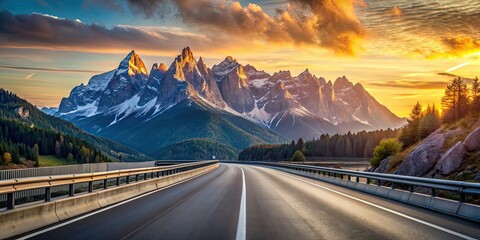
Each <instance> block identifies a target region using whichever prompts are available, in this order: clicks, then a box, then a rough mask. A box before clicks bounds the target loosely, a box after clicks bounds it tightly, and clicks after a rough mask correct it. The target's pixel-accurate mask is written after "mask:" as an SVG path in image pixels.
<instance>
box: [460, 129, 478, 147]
mask: <svg viewBox="0 0 480 240" xmlns="http://www.w3.org/2000/svg"><path fill="white" fill-rule="evenodd" d="M463 144H464V145H465V149H466V150H467V151H469V152H473V151H477V150H480V127H479V128H477V129H475V130H473V132H471V133H470V134H468V136H467V137H466V138H465V141H463Z"/></svg>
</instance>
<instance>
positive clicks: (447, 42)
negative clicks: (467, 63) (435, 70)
mask: <svg viewBox="0 0 480 240" xmlns="http://www.w3.org/2000/svg"><path fill="white" fill-rule="evenodd" d="M442 44H443V46H444V51H435V52H433V53H431V54H430V55H429V56H428V57H429V58H450V57H468V56H472V55H480V39H477V40H475V39H473V38H471V37H465V36H461V37H453V38H444V39H443V40H442Z"/></svg>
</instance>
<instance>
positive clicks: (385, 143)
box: [370, 138, 402, 167]
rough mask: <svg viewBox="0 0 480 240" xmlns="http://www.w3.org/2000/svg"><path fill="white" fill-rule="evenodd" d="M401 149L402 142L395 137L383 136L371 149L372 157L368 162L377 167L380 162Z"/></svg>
mask: <svg viewBox="0 0 480 240" xmlns="http://www.w3.org/2000/svg"><path fill="white" fill-rule="evenodd" d="M401 150H402V144H401V143H400V142H399V141H398V140H397V139H396V138H385V139H382V141H380V143H379V144H378V145H377V146H376V147H375V149H374V150H373V158H372V160H371V161H370V164H372V166H374V167H378V165H380V162H381V161H382V160H383V159H385V158H387V157H389V156H392V155H395V154H396V153H398V152H400V151H401Z"/></svg>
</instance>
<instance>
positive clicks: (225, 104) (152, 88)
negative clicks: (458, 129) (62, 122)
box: [45, 47, 405, 159]
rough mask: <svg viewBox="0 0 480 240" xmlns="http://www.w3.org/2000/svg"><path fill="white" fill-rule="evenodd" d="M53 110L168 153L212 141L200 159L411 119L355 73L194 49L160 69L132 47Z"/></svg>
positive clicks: (148, 150)
mask: <svg viewBox="0 0 480 240" xmlns="http://www.w3.org/2000/svg"><path fill="white" fill-rule="evenodd" d="M45 110H46V112H48V113H50V114H53V115H55V116H58V117H61V118H64V119H67V120H68V121H71V122H72V123H74V124H75V125H77V126H79V127H80V128H82V129H84V130H85V131H87V132H89V133H92V134H94V135H97V136H101V137H106V138H109V139H112V140H115V141H118V142H120V143H122V144H124V145H127V146H129V147H132V148H134V149H136V150H138V151H141V152H143V153H145V154H147V155H149V156H151V157H154V158H160V159H161V158H187V157H188V156H181V157H179V156H178V151H179V150H181V149H188V146H190V147H191V146H192V145H195V144H199V143H202V145H205V146H207V145H208V146H209V147H208V148H202V149H203V150H198V151H200V152H201V151H204V152H203V153H202V154H196V155H195V158H196V157H199V158H209V157H211V156H212V155H216V156H218V157H222V158H228V159H230V158H232V157H233V158H234V155H235V153H238V151H239V150H241V149H243V148H245V147H248V146H250V145H252V144H266V143H282V142H288V141H290V140H296V139H298V138H304V139H312V138H318V137H319V136H320V135H321V134H325V133H328V134H334V133H345V132H348V131H352V132H356V131H361V130H375V129H386V128H397V127H400V126H402V125H403V124H404V123H405V120H404V119H402V118H399V117H397V116H396V115H395V114H393V113H392V112H391V111H390V110H389V109H388V108H386V107H385V106H383V105H381V104H380V103H379V102H378V101H376V100H375V98H374V97H372V96H371V95H370V94H369V93H368V92H367V91H366V90H365V89H364V88H363V86H362V85H361V84H360V83H357V84H355V85H354V84H353V83H351V82H350V81H349V80H348V79H347V78H346V77H345V76H343V77H340V78H337V79H336V80H335V81H334V82H331V81H327V80H325V79H324V78H321V77H316V76H314V75H312V74H311V73H310V72H309V71H308V69H307V70H305V71H304V72H302V73H301V74H299V75H298V76H292V75H291V73H290V71H280V72H277V73H274V74H272V75H271V74H268V73H266V72H264V71H260V70H257V69H256V68H255V67H254V66H251V65H242V64H240V63H238V62H237V61H236V60H235V59H234V58H232V57H230V56H229V57H226V58H225V60H223V61H222V62H220V63H218V64H216V65H214V66H213V67H211V68H209V67H208V66H207V65H206V64H205V63H204V61H203V59H202V58H201V57H200V58H199V59H198V60H197V59H196V58H195V57H194V54H193V52H192V51H191V49H190V48H189V47H186V48H184V49H183V50H182V53H181V54H180V55H178V56H177V57H176V58H175V59H174V61H173V62H172V63H171V64H170V66H169V67H167V65H165V64H164V63H160V64H157V63H155V64H154V65H153V66H152V68H151V69H150V72H149V71H148V70H147V68H146V67H145V64H144V62H143V61H142V59H141V58H140V56H139V55H138V54H137V53H135V51H131V52H130V53H129V54H128V55H127V56H126V57H125V58H124V59H123V60H122V61H121V62H120V64H119V65H118V68H116V69H113V70H111V71H109V72H106V73H103V74H99V75H96V76H93V77H92V78H91V79H90V80H89V82H88V84H86V85H84V84H81V85H79V86H77V87H75V88H73V89H72V91H71V93H70V96H69V97H67V98H63V99H62V101H61V103H60V106H59V107H58V110H57V111H55V110H54V109H45ZM206 149H208V150H206Z"/></svg>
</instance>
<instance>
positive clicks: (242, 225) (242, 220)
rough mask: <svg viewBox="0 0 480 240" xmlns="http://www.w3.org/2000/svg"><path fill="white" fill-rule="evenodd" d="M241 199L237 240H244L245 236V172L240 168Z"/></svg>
mask: <svg viewBox="0 0 480 240" xmlns="http://www.w3.org/2000/svg"><path fill="white" fill-rule="evenodd" d="M237 167H238V168H240V170H242V197H241V199H240V211H239V213H238V225H237V238H236V239H237V240H245V238H246V234H247V197H246V187H245V172H244V171H243V168H242V167H239V166H237Z"/></svg>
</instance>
